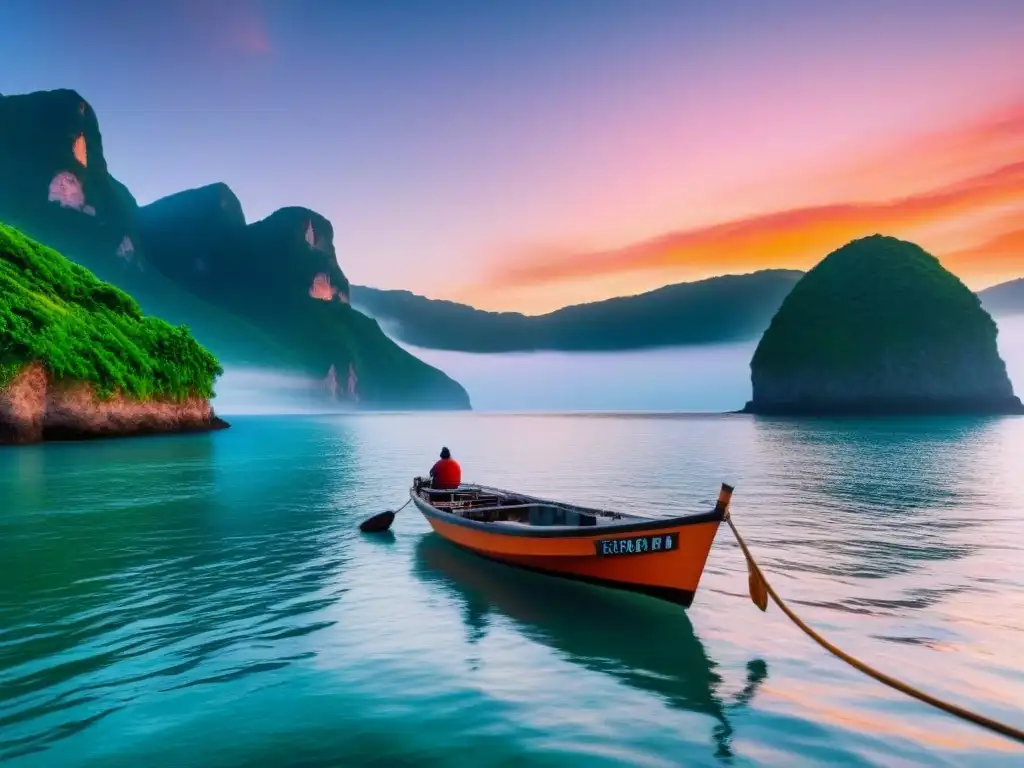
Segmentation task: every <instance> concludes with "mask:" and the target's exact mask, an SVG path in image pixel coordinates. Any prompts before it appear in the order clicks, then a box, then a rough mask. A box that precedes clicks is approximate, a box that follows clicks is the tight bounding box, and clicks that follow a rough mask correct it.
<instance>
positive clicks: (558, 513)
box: [415, 485, 650, 528]
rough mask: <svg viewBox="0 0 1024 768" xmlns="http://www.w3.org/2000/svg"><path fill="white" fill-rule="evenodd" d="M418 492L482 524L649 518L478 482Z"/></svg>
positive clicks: (564, 524) (593, 523) (572, 524)
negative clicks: (536, 496)
mask: <svg viewBox="0 0 1024 768" xmlns="http://www.w3.org/2000/svg"><path fill="white" fill-rule="evenodd" d="M415 493H416V494H417V495H418V496H419V498H420V499H422V500H423V501H424V502H426V503H427V504H429V505H430V506H431V507H432V508H434V509H436V510H438V511H439V512H449V513H451V514H453V515H457V516H459V517H462V518H465V519H467V520H475V521H478V522H482V523H504V524H508V525H513V526H526V527H533V528H536V527H543V528H579V527H605V526H621V525H623V523H628V522H635V521H643V520H649V519H650V518H647V517H643V516H640V515H627V514H623V513H621V512H610V511H606V510H601V509H591V508H589V507H580V506H576V505H571V504H563V503H560V502H556V501H550V500H548V499H538V498H535V497H532V496H527V495H525V494H520V493H512V492H510V491H503V490H501V489H498V488H488V487H486V486H477V485H460V486H459V487H458V488H457V489H454V490H439V489H435V488H428V487H423V486H421V487H419V488H417V489H415Z"/></svg>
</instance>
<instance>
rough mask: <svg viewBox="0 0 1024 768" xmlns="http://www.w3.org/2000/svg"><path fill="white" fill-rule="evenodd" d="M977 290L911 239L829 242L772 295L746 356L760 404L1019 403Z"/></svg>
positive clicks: (864, 407)
mask: <svg viewBox="0 0 1024 768" xmlns="http://www.w3.org/2000/svg"><path fill="white" fill-rule="evenodd" d="M996 335H997V329H996V325H995V323H994V322H993V321H992V318H991V317H990V316H989V315H988V314H987V313H986V312H985V310H984V309H982V307H981V303H980V301H979V299H978V297H977V296H976V295H975V294H973V293H972V292H971V291H970V290H969V289H968V288H967V287H966V286H965V285H963V283H961V282H960V281H959V280H958V279H957V278H956V277H955V276H954V275H953V274H951V273H950V272H948V271H946V270H945V269H944V268H943V267H942V266H941V265H940V264H939V262H938V260H937V259H935V258H934V257H933V256H931V255H930V254H928V253H926V252H925V251H924V250H922V249H921V248H919V247H918V246H916V245H914V244H913V243H909V242H905V241H902V240H897V239H896V238H892V237H883V236H881V235H873V236H871V237H865V238H862V239H860V240H855V241H853V242H851V243H849V244H847V245H845V246H843V247H842V248H840V249H838V250H836V251H834V252H832V253H831V254H829V255H828V256H827V257H826V258H825V259H824V260H823V261H822V262H820V263H819V264H818V265H817V266H816V267H814V269H812V270H811V271H809V272H808V273H807V274H806V275H805V276H804V277H803V278H802V279H801V280H800V282H799V283H797V285H796V286H795V287H794V288H793V290H792V292H791V293H790V294H789V296H787V297H786V299H785V300H784V301H783V302H782V306H781V307H780V308H779V310H778V312H777V313H776V315H775V317H774V318H773V319H772V322H771V324H770V325H769V327H768V329H767V330H766V331H765V333H764V335H763V336H762V337H761V341H760V343H759V344H758V347H757V350H756V351H755V353H754V357H753V359H752V361H751V364H750V368H751V383H752V385H753V398H752V400H751V401H750V402H749V403H747V405H746V408H745V409H744V410H745V411H747V412H748V413H761V414H808V415H811V414H815V415H817V414H820V415H827V414H862V415H868V414H901V413H1024V406H1022V404H1021V401H1020V400H1019V399H1018V398H1017V397H1016V396H1015V395H1014V393H1013V386H1012V384H1011V383H1010V379H1009V377H1008V376H1007V373H1006V366H1005V364H1004V363H1003V360H1002V359H1001V358H1000V356H999V351H998V348H997V345H996Z"/></svg>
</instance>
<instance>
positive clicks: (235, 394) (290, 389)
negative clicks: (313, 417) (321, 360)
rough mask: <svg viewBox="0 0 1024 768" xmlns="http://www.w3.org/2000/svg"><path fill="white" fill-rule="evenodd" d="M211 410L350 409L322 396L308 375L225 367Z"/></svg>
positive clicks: (237, 412) (319, 385)
mask: <svg viewBox="0 0 1024 768" xmlns="http://www.w3.org/2000/svg"><path fill="white" fill-rule="evenodd" d="M215 389H216V392H217V396H216V398H215V399H214V401H213V406H214V409H215V410H216V411H217V413H218V414H220V415H222V416H226V415H241V414H246V415H260V414H282V415H284V414H320V413H341V412H344V411H348V410H351V409H350V408H348V407H346V406H344V405H343V404H341V403H335V404H333V405H332V403H331V402H330V401H329V400H328V399H327V398H326V397H325V394H326V393H325V390H324V387H323V385H322V382H321V381H320V380H319V379H315V378H312V377H309V376H303V375H301V374H296V373H289V372H286V371H276V370H273V369H263V368H240V367H226V368H225V369H224V375H223V376H221V377H220V378H219V379H218V380H217V385H216V387H215Z"/></svg>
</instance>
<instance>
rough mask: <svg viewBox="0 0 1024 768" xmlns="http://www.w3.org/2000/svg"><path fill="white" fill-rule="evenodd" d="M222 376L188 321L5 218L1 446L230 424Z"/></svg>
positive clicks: (0, 284)
mask: <svg viewBox="0 0 1024 768" xmlns="http://www.w3.org/2000/svg"><path fill="white" fill-rule="evenodd" d="M221 373H222V370H221V366H220V364H219V363H218V362H217V359H216V358H215V357H214V356H213V355H212V354H210V352H208V351H207V350H206V349H204V348H203V347H201V346H200V345H199V344H198V343H197V342H196V340H195V339H193V338H192V336H191V335H190V334H189V332H188V331H187V330H186V329H185V328H183V327H174V326H172V325H170V324H168V323H166V322H164V321H163V320H159V319H157V318H154V317H146V316H144V315H143V314H142V311H141V310H140V309H139V305H138V304H137V303H136V302H135V301H134V300H133V299H132V298H131V297H130V296H128V295H127V294H126V293H124V292H122V291H120V290H118V289H117V288H115V287H114V286H112V285H109V284H107V283H104V282H102V281H101V280H99V279H97V278H96V277H95V276H94V275H93V274H92V273H91V272H89V271H88V270H87V269H85V268H84V267H81V266H79V265H77V264H74V263H73V262H71V261H68V260H67V259H65V258H64V257H63V256H61V255H60V254H59V253H57V252H56V251H54V250H52V249H50V248H47V247H46V246H43V245H40V244H39V243H37V242H35V241H33V240H31V239H29V238H27V237H25V236H24V235H23V234H21V233H20V232H18V231H17V230H15V229H13V228H11V227H7V226H4V225H2V224H0V444H10V443H32V442H38V441H40V440H68V439H83V438H93V437H114V436H127V435H142V434H156V433H165V432H196V431H205V430H211V429H220V428H224V427H227V426H228V425H227V424H226V423H225V422H224V421H222V420H221V419H219V418H218V417H217V416H216V415H215V414H214V412H213V408H212V407H211V405H210V399H211V398H212V397H213V384H214V381H215V380H216V378H217V376H219V375H220V374H221Z"/></svg>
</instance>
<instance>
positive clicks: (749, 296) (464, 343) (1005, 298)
mask: <svg viewBox="0 0 1024 768" xmlns="http://www.w3.org/2000/svg"><path fill="white" fill-rule="evenodd" d="M803 275H804V273H803V272H801V271H799V270H794V269H764V270H759V271H756V272H751V273H749V274H745V275H722V276H719V277H709V278H707V279H705V280H698V281H695V282H692V283H677V284H675V285H667V286H665V287H664V288H658V289H657V290H653V291H648V292H646V293H641V294H637V295H635V296H620V297H617V298H614V299H605V300H603V301H594V302H590V303H587V304H577V305H573V306H569V307H563V308H562V309H559V310H555V311H554V312H548V313H546V314H543V315H523V314H520V313H518V312H487V311H485V310H481V309H476V308H474V307H471V306H468V305H466V304H459V303H457V302H453V301H443V300H440V299H428V298H426V297H425V296H420V295H418V294H415V293H411V292H409V291H397V290H381V289H378V288H367V287H365V286H359V285H353V286H352V296H351V298H352V306H354V307H356V308H357V309H359V310H360V311H362V312H364V313H366V314H367V315H369V316H371V317H373V318H376V319H377V320H378V321H379V322H380V323H381V324H382V326H383V327H384V328H385V329H386V330H387V331H388V333H389V334H391V335H392V336H394V337H395V338H397V339H400V340H402V341H403V342H405V343H406V344H412V345H414V346H417V347H423V348H425V349H442V350H449V351H455V352H477V353H500V352H540V351H554V352H621V351H626V350H640V349H650V348H656V347H681V346H690V345H699V344H721V343H727V342H734V341H749V340H752V339H757V338H759V337H760V336H761V334H762V333H764V331H765V330H766V329H767V328H768V324H769V323H770V322H771V319H772V317H774V315H775V313H776V312H777V311H778V309H779V307H780V306H782V302H783V300H784V299H785V298H786V296H788V295H789V292H790V291H791V290H792V289H793V286H794V285H796V284H797V282H798V281H799V280H800V278H802V277H803ZM978 297H979V298H980V299H981V301H982V304H983V306H984V307H985V309H986V310H987V311H989V312H990V313H991V314H992V315H996V316H1002V315H1012V314H1024V279H1021V280H1014V281H1011V282H1008V283H1003V284H1001V285H996V286H993V287H991V288H986V289H985V290H983V291H979V292H978Z"/></svg>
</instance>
